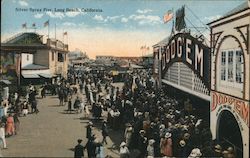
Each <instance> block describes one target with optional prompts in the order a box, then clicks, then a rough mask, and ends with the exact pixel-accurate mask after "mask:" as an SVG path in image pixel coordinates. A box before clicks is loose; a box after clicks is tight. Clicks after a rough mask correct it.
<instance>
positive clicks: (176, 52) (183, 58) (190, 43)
mask: <svg viewBox="0 0 250 158" xmlns="http://www.w3.org/2000/svg"><path fill="white" fill-rule="evenodd" d="M161 54H162V58H161V66H162V67H161V70H162V74H163V75H162V76H164V74H165V73H166V72H167V70H168V68H169V67H170V66H171V65H172V64H173V63H174V62H183V63H184V64H186V65H187V66H188V67H190V68H191V69H192V70H193V71H194V72H195V74H197V75H198V76H199V78H200V79H201V80H202V81H203V83H204V84H205V86H206V87H207V88H208V89H210V48H209V47H207V46H206V45H204V44H203V43H202V42H201V41H199V40H198V39H197V38H194V37H193V36H191V35H190V34H189V33H179V34H176V35H175V36H173V37H172V38H171V39H170V40H169V43H168V44H167V45H166V46H164V48H163V49H162V51H161Z"/></svg>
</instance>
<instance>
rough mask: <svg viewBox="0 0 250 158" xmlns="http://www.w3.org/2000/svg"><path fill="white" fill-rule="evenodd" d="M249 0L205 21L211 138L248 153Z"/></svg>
mask: <svg viewBox="0 0 250 158" xmlns="http://www.w3.org/2000/svg"><path fill="white" fill-rule="evenodd" d="M249 6H250V4H249V1H248V2H245V3H243V4H242V5H240V6H238V7H236V8H235V9H233V10H232V11H230V12H228V13H227V14H226V15H225V16H223V17H222V18H220V19H218V20H215V21H213V22H211V23H209V24H208V25H209V26H210V28H211V52H212V55H211V59H212V60H211V109H210V110H211V114H210V118H211V130H212V134H213V138H214V139H218V140H220V141H222V142H226V143H225V146H226V145H231V146H233V147H234V149H235V152H236V157H244V158H248V157H249V140H250V138H249V111H250V104H249V102H250V92H249V91H250V52H249V51H250V35H249V34H250V7H249Z"/></svg>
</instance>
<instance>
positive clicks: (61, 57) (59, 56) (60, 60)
mask: <svg viewBox="0 0 250 158" xmlns="http://www.w3.org/2000/svg"><path fill="white" fill-rule="evenodd" d="M57 61H59V62H63V61H64V58H63V54H62V53H58V60H57Z"/></svg>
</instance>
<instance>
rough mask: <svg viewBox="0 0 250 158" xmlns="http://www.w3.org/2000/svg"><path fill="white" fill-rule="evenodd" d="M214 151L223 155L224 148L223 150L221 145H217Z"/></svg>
mask: <svg viewBox="0 0 250 158" xmlns="http://www.w3.org/2000/svg"><path fill="white" fill-rule="evenodd" d="M214 149H215V150H214V151H215V152H217V153H221V150H222V148H221V146H220V145H219V144H217V145H215V147H214Z"/></svg>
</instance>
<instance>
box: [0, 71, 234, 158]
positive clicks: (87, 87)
mask: <svg viewBox="0 0 250 158" xmlns="http://www.w3.org/2000/svg"><path fill="white" fill-rule="evenodd" d="M51 87H54V88H51ZM47 90H49V91H50V92H51V94H52V95H55V94H57V95H58V98H59V106H64V105H67V111H68V112H72V111H75V112H76V113H79V112H80V113H81V112H82V111H84V113H85V114H86V116H87V117H88V116H89V115H90V112H91V113H92V116H93V118H95V119H97V120H100V119H101V118H102V116H103V113H104V112H106V113H107V114H108V115H107V118H104V121H103V122H102V127H101V134H102V137H103V139H102V141H100V140H99V139H98V138H97V137H96V136H95V135H94V132H93V126H94V125H93V123H92V122H89V124H88V126H87V127H86V133H87V134H86V138H87V143H86V145H85V146H82V145H81V142H82V140H80V139H79V140H78V145H77V146H76V148H75V157H81V156H83V155H84V152H83V151H84V150H85V149H86V150H87V154H88V157H90V158H92V157H98V156H99V157H102V156H104V155H105V154H104V146H105V145H107V139H106V138H107V137H108V136H109V130H108V129H109V128H111V129H112V130H124V135H123V139H122V140H123V141H122V142H121V144H120V150H119V152H120V157H122V158H123V157H124V158H126V157H129V156H131V153H135V151H137V155H138V158H143V157H147V158H153V157H164V156H166V157H190V158H192V157H231V158H233V157H235V156H234V155H235V153H234V149H233V148H232V147H230V146H229V147H226V149H225V147H222V146H221V145H220V143H219V142H215V141H213V140H212V134H211V132H210V128H209V123H208V120H204V119H203V118H198V116H197V112H196V110H194V109H193V108H192V103H190V100H187V101H185V102H183V101H180V100H176V99H173V98H170V97H168V95H167V94H166V93H165V92H164V91H163V89H161V90H158V89H155V83H154V80H153V79H152V76H151V75H150V73H149V72H148V71H145V70H139V71H134V72H133V73H131V74H127V75H126V76H125V78H124V83H123V87H122V88H121V89H120V88H118V87H115V86H113V84H112V79H111V76H110V75H109V74H104V75H102V76H98V75H96V76H94V75H93V74H91V73H82V72H80V71H79V72H75V71H72V72H69V74H68V79H67V80H61V81H60V82H59V83H58V84H56V85H54V86H46V85H44V86H43V87H42V88H41V90H40V94H41V97H42V98H44V97H46V91H47ZM79 94H85V95H86V100H84V99H83V98H82V97H81V96H79ZM36 95H37V90H36V89H35V88H34V86H32V85H30V86H29V87H28V90H27V97H26V99H25V100H23V101H21V99H20V95H19V94H17V93H16V94H15V95H14V96H10V97H8V98H4V99H2V101H1V107H0V116H1V121H0V138H1V140H2V142H3V148H4V149H5V148H7V145H6V140H5V137H9V136H11V135H15V134H17V131H18V126H19V124H20V122H19V119H18V117H20V116H27V115H28V114H29V113H35V114H37V113H38V112H39V110H38V107H37V99H36ZM74 95H75V96H76V97H73V96H74ZM73 98H74V100H73ZM102 119H103V118H102Z"/></svg>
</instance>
